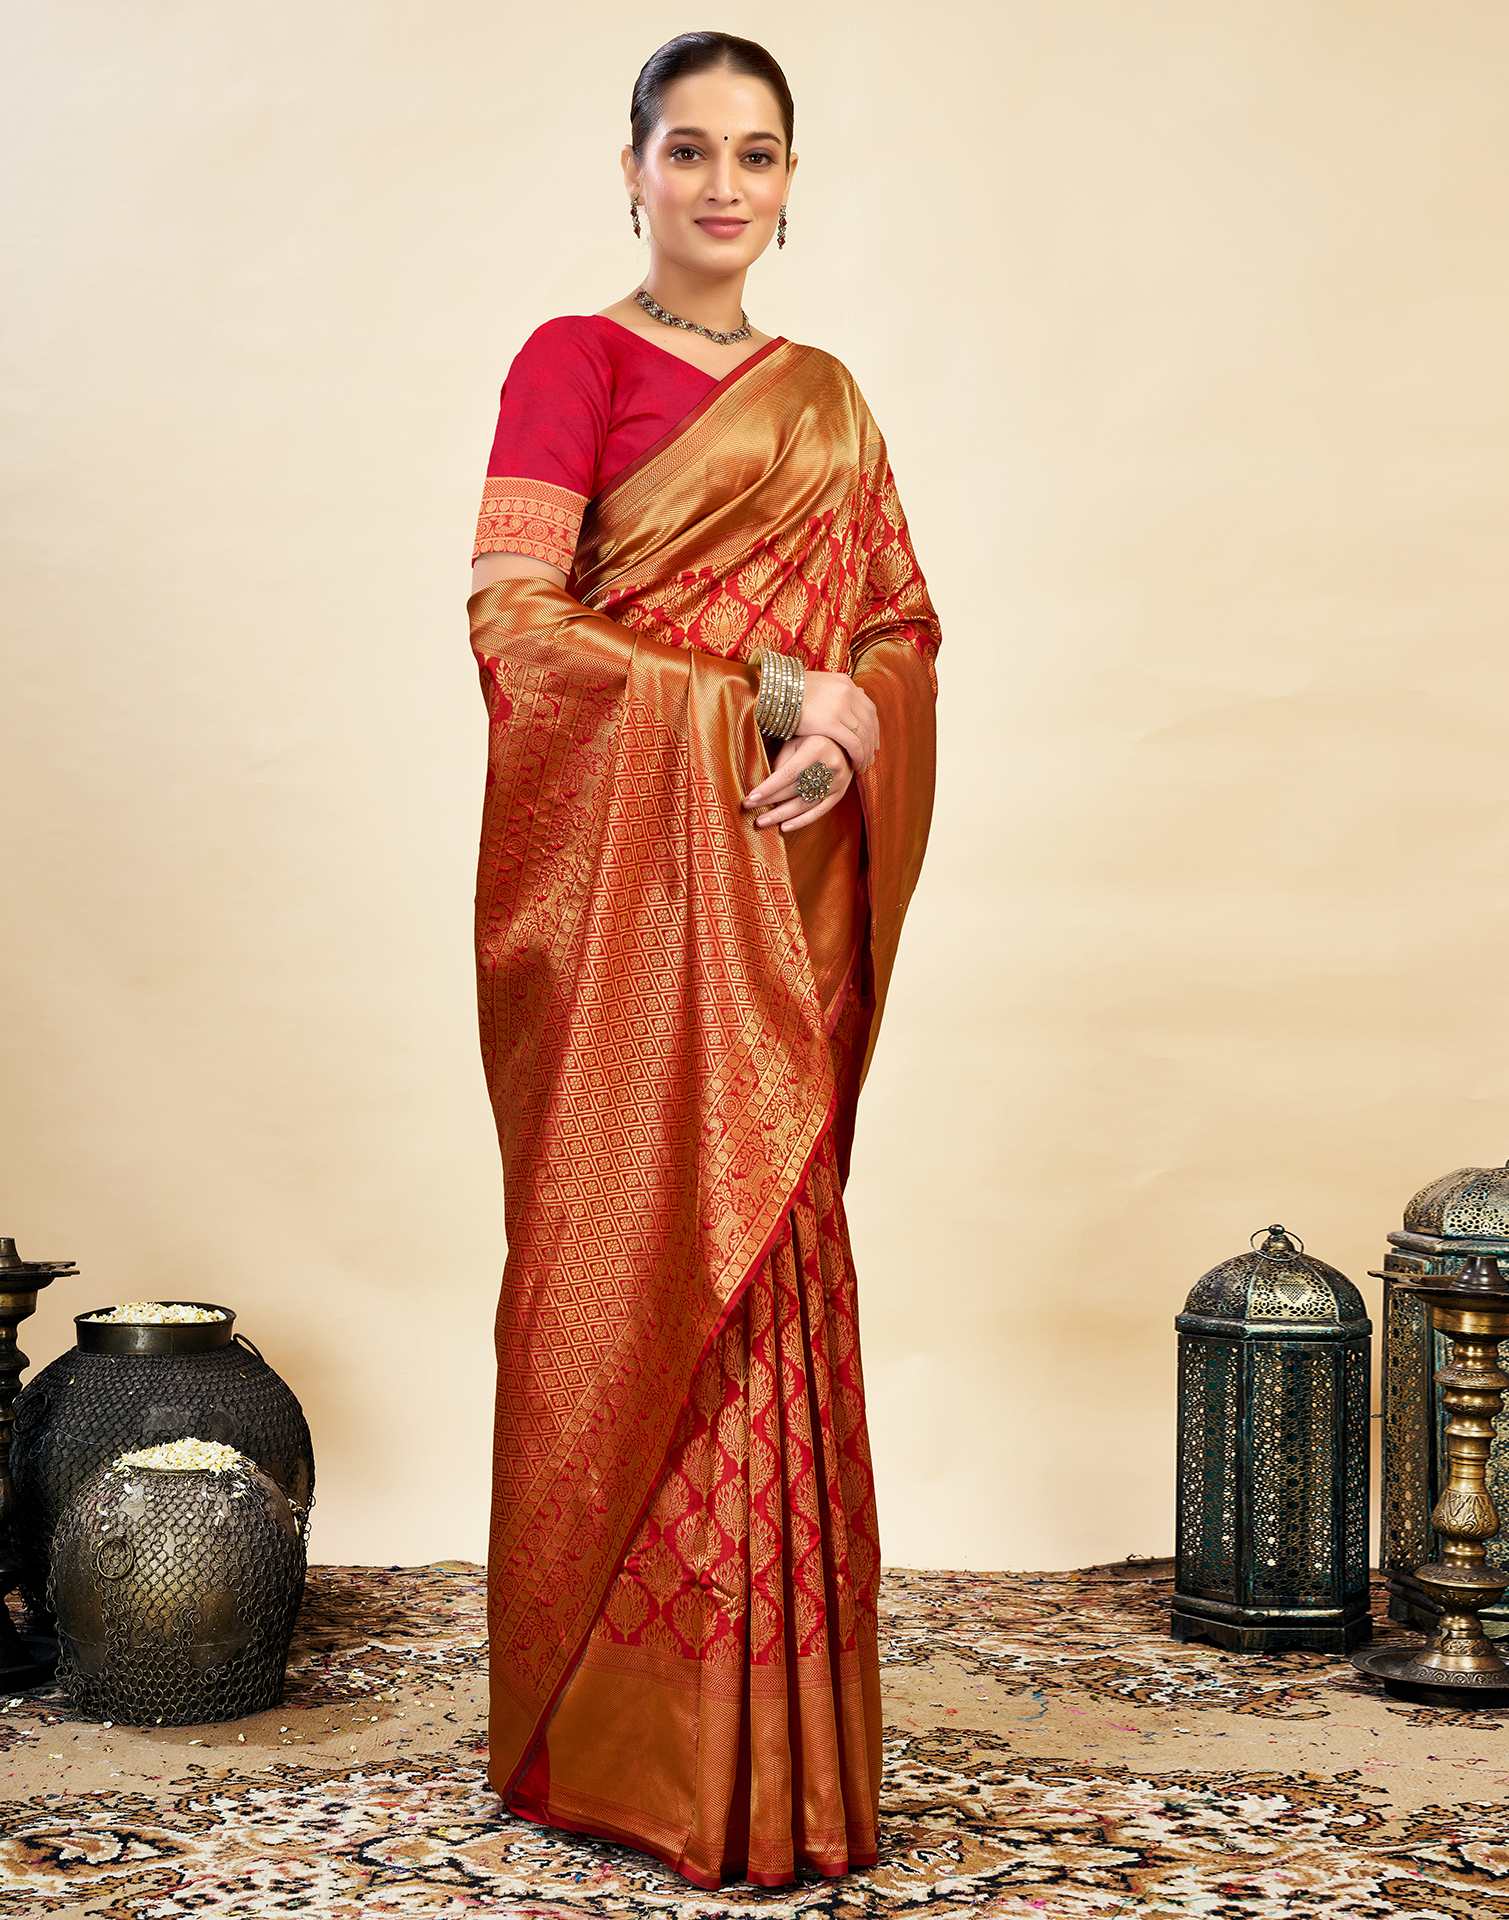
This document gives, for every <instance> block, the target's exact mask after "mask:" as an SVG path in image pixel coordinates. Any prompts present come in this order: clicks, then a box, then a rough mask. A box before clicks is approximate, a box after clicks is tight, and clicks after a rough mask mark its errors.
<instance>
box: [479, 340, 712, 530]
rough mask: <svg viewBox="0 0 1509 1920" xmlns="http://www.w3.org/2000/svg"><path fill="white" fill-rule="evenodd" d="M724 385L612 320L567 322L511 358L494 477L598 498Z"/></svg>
mask: <svg viewBox="0 0 1509 1920" xmlns="http://www.w3.org/2000/svg"><path fill="white" fill-rule="evenodd" d="M716 385H717V376H716V375H714V374H711V373H706V372H704V371H703V369H702V368H701V367H694V366H692V365H691V364H690V362H688V361H686V360H683V359H682V358H681V357H680V356H679V355H678V354H675V353H672V352H671V351H670V350H669V348H666V347H657V346H656V345H655V343H654V342H653V341H651V340H646V339H644V338H643V337H642V336H641V335H639V334H637V333H631V332H630V330H629V329H628V328H627V327H625V326H621V325H620V324H619V323H618V321H616V320H610V319H609V318H608V317H607V315H606V314H601V313H563V314H559V315H557V317H556V318H555V319H553V320H546V321H543V322H542V323H541V324H540V325H539V326H538V327H536V328H535V330H534V332H533V333H532V334H530V336H529V338H528V339H527V340H526V341H525V342H524V344H523V346H521V347H520V348H519V350H518V352H517V353H516V354H515V355H514V357H513V362H512V364H511V366H510V367H509V369H508V375H507V378H506V379H505V380H504V382H503V387H502V391H501V392H500V393H499V395H498V422H497V427H496V429H495V431H494V434H493V444H492V452H491V453H490V454H489V455H488V461H487V471H488V473H489V474H490V475H498V474H505V475H511V476H514V477H517V478H523V479H530V480H543V481H547V482H549V483H550V484H552V485H554V486H558V487H569V488H570V489H571V490H572V491H573V492H575V493H581V494H585V495H586V497H587V498H588V499H589V500H590V499H591V498H592V497H593V496H594V495H595V494H597V493H599V492H601V490H602V489H603V488H604V487H605V486H607V485H608V483H609V481H611V480H612V479H613V478H614V476H615V475H616V474H618V473H619V472H621V471H622V470H623V468H625V467H626V466H628V464H629V462H630V461H631V460H637V459H638V457H639V455H640V454H641V453H643V452H644V451H645V449H646V448H647V447H649V446H652V445H653V444H654V442H655V441H656V440H658V439H659V438H660V437H661V435H662V434H664V433H665V432H667V431H668V429H670V428H671V427H673V426H675V424H676V422H677V421H678V420H680V419H681V418H682V417H683V416H684V415H685V414H687V413H689V412H690V411H691V409H692V408H693V407H694V406H696V404H697V402H698V401H699V400H700V399H701V398H702V396H703V395H704V394H705V393H706V392H707V390H708V388H709V387H713V386H716Z"/></svg>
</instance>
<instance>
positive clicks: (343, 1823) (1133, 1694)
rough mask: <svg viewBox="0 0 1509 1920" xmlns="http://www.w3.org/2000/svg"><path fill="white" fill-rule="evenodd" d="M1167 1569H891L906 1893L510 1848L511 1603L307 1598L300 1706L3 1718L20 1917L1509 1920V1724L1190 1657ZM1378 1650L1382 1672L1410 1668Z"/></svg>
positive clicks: (296, 1684)
mask: <svg viewBox="0 0 1509 1920" xmlns="http://www.w3.org/2000/svg"><path fill="white" fill-rule="evenodd" d="M1169 1585H1170V1580H1169V1566H1168V1563H1167V1562H1166V1561H1132V1562H1128V1563H1125V1564H1119V1565H1114V1566H1109V1567H1093V1568H1086V1569H1083V1570H1081V1571H1078V1572H1073V1573H1046V1574H1045V1573H992V1574H975V1573H964V1572H951V1571H942V1572H940V1571H914V1570H912V1569H909V1568H903V1567H887V1568H886V1570H885V1574H884V1580H883V1584H882V1590H881V1627H882V1634H883V1642H882V1656H883V1659H884V1662H885V1686H886V1723H887V1731H886V1759H885V1769H886V1770H885V1785H884V1792H883V1797H882V1803H881V1813H882V1820H883V1827H882V1835H881V1860H880V1864H879V1866H877V1867H872V1868H869V1869H868V1870H865V1871H861V1872H856V1873H853V1874H851V1875H849V1876H848V1877H846V1878H845V1879H842V1880H834V1881H825V1880H822V1879H819V1878H817V1877H815V1876H814V1877H812V1878H810V1879H804V1880H803V1881H802V1882H801V1883H799V1884H798V1885H795V1886H792V1887H786V1888H778V1889H759V1888H751V1887H748V1886H734V1887H729V1888H725V1889H724V1890H723V1891H722V1892H721V1893H703V1892H700V1891H699V1890H698V1889H696V1888H693V1887H689V1886H688V1885H687V1884H686V1882H685V1881H683V1880H680V1879H679V1878H678V1877H677V1876H675V1875H674V1874H671V1873H669V1872H667V1871H665V1870H664V1869H662V1868H661V1867H659V1866H658V1865H657V1864H656V1863H655V1862H654V1861H652V1860H649V1859H648V1858H646V1857H645V1856H644V1855H642V1854H639V1853H637V1852H635V1851H633V1850H632V1849H630V1848H626V1847H620V1846H615V1845H612V1844H610V1843H608V1842H605V1841H597V1840H588V1839H578V1838H575V1837H572V1836H570V1835H566V1834H560V1833H556V1832H553V1831H551V1830H548V1829H544V1828H541V1827H538V1826H536V1825H534V1824H533V1823H531V1822H528V1821H524V1820H516V1819H513V1818H512V1817H510V1816H507V1815H504V1814H502V1812H501V1810H500V1807H499V1802H498V1800H497V1796H496V1795H495V1794H494V1793H492V1791H491V1790H490V1789H489V1788H488V1786H487V1784H486V1782H485V1780H484V1778H483V1771H482V1769H483V1731H484V1727H485V1681H486V1675H485V1666H484V1655H485V1642H484V1628H483V1622H484V1616H483V1610H482V1602H483V1595H482V1569H481V1567H479V1566H478V1565H476V1564H475V1563H474V1562H468V1561H441V1562H439V1563H437V1564H436V1565H434V1566H428V1567H406V1568H396V1567H395V1568H381V1567H331V1566H315V1567H311V1568H310V1572H309V1586H308V1590H307V1593H306V1598H305V1605H304V1611H303V1614H302V1616H301V1619H300V1623H299V1628H298V1632H297V1635H296V1638H295V1642H294V1649H293V1655H292V1658H291V1662H290V1669H289V1679H288V1690H287V1695H286V1698H285V1700H284V1702H283V1704H282V1705H281V1706H280V1707H278V1708H276V1709H275V1710H273V1711H272V1712H270V1713H265V1714H259V1715H256V1716H253V1717H251V1718H249V1719H246V1720H242V1721H238V1722H234V1723H231V1724H227V1725H219V1726H206V1727H201V1728H195V1727H174V1728H166V1727H164V1728H136V1727H120V1726H117V1727H111V1728H107V1727H103V1726H100V1725H98V1724H95V1723H93V1722H90V1721H86V1720H83V1719H80V1718H79V1717H77V1716H76V1715H74V1714H73V1713H72V1712H71V1711H70V1710H69V1709H68V1708H67V1706H66V1703H64V1702H63V1700H62V1699H61V1697H60V1696H59V1695H58V1694H57V1692H56V1691H55V1690H53V1689H50V1688H49V1689H45V1690H42V1691H39V1692H36V1693H32V1694H27V1695H23V1696H21V1697H20V1698H16V1697H14V1696H10V1697H8V1698H6V1699H4V1700H0V1915H5V1916H12V1915H14V1916H17V1917H18V1920H19V1917H20V1916H25V1917H26V1920H41V1917H42V1916H50V1915H58V1914H67V1915H79V1916H84V1915H88V1916H99V1917H104V1916H108V1920H178V1917H179V1916H183V1915H208V1916H219V1915H227V1916H229V1915H235V1916H238V1920H240V1917H244V1920H252V1916H255V1920H284V1916H291V1915H295V1914H297V1915H313V1916H317V1917H318V1920H356V1917H357V1916H358V1915H360V1916H362V1920H384V1916H416V1917H417V1916H423V1917H424V1920H451V1916H455V1917H456V1920H460V1916H463V1915H475V1914H485V1915H488V1916H496V1915H507V1916H510V1917H512V1916H516V1915H517V1916H528V1917H529V1920H577V1917H578V1916H581V1915H583V1914H592V1915H599V1914H601V1915H635V1916H642V1915H661V1914H666V1913H674V1914H677V1915H682V1914H685V1915H693V1916H698V1920H702V1917H704V1916H707V1917H711V1916H714V1915H723V1914H740V1915H756V1914H772V1915H774V1914H804V1915H805V1914H833V1915H843V1916H860V1915H863V1916H871V1915H883V1916H891V1915H922V1914H925V1915H927V1916H928V1917H929V1920H933V1917H935V1916H950V1915H977V1914H991V1915H996V1914H1001V1915H1022V1916H1032V1917H1033V1920H1102V1916H1121V1915H1138V1916H1141V1915H1181V1916H1191V1920H1193V1917H1194V1916H1200V1917H1201V1920H1210V1917H1212V1916H1213V1917H1215V1920H1226V1916H1236V1915H1247V1916H1255V1917H1256V1920H1268V1917H1269V1916H1280V1915H1282V1916H1283V1917H1284V1920H1303V1917H1304V1916H1312V1915H1313V1916H1325V1920H1373V1916H1378V1915H1388V1916H1391V1917H1392V1916H1403V1917H1404V1920H1438V1917H1440V1920H1493V1916H1495V1915H1503V1916H1505V1920H1509V1716H1506V1717H1505V1718H1503V1719H1501V1718H1500V1717H1498V1716H1496V1715H1492V1714H1487V1713H1477V1714H1466V1715H1459V1714H1454V1713H1449V1712H1445V1711H1441V1710H1439V1709H1429V1708H1415V1707H1410V1706H1408V1705H1406V1704H1404V1703H1402V1702H1399V1701H1393V1700H1390V1699H1388V1698H1387V1696H1385V1695H1383V1694H1382V1693H1381V1692H1378V1691H1376V1690H1374V1689H1373V1688H1372V1687H1371V1686H1370V1685H1369V1684H1368V1683H1366V1682H1365V1681H1363V1680H1361V1679H1360V1678H1359V1677H1358V1676H1357V1675H1355V1674H1354V1673H1353V1671H1352V1669H1351V1667H1350V1666H1349V1665H1348V1664H1347V1663H1346V1661H1345V1660H1342V1659H1338V1658H1334V1657H1331V1656H1328V1655H1322V1654H1306V1653H1292V1654H1284V1655H1277V1656H1267V1657H1254V1656H1237V1655H1233V1654H1226V1653H1223V1652H1221V1651H1219V1650H1217V1649H1215V1648H1213V1647H1207V1646H1204V1645H1202V1644H1199V1643H1193V1644H1187V1643H1182V1642H1179V1641H1175V1640H1173V1639H1171V1638H1170V1637H1169V1635H1168V1633H1167V1630H1166V1625H1165V1622H1166V1618H1167V1603H1168V1593H1169ZM1383 1614H1384V1604H1383V1596H1382V1591H1381V1588H1375V1593H1374V1616H1375V1619H1376V1620H1377V1621H1378V1622H1379V1629H1378V1637H1379V1639H1380V1640H1389V1639H1394V1640H1397V1639H1400V1638H1403V1637H1405V1636H1404V1635H1403V1632H1402V1630H1401V1629H1399V1628H1397V1627H1395V1626H1393V1625H1392V1624H1390V1623H1388V1622H1387V1621H1386V1620H1384V1618H1383Z"/></svg>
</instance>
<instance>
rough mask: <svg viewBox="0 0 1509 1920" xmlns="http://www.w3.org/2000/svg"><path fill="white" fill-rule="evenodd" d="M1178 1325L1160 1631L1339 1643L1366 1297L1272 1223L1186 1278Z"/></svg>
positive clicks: (1364, 1421) (1364, 1525)
mask: <svg viewBox="0 0 1509 1920" xmlns="http://www.w3.org/2000/svg"><path fill="white" fill-rule="evenodd" d="M1261 1231H1263V1230H1262V1229H1261V1228H1260V1229H1259V1232H1261ZM1253 1238H1256V1235H1254V1236H1253ZM1174 1325H1175V1327H1176V1328H1177V1329H1178V1332H1179V1425H1178V1459H1179V1480H1178V1509H1177V1521H1176V1543H1175V1573H1174V1595H1173V1603H1172V1608H1171V1616H1170V1623H1169V1624H1170V1630H1171V1631H1172V1633H1173V1634H1174V1635H1175V1637H1176V1638H1178V1639H1181V1640H1188V1639H1193V1638H1196V1637H1201V1638H1204V1639H1207V1640H1213V1641H1215V1642H1216V1643H1217V1644H1218V1645H1220V1646H1223V1647H1233V1648H1237V1649H1239V1650H1240V1651H1242V1652H1260V1651H1276V1650H1279V1649H1282V1648H1288V1647H1314V1648H1319V1649H1322V1650H1325V1651H1328V1652H1342V1651H1344V1650H1345V1649H1347V1648H1348V1647H1351V1646H1353V1645H1354V1644H1355V1643H1356V1642H1357V1641H1359V1640H1364V1639H1367V1638H1368V1637H1369V1636H1370V1634H1371V1633H1372V1620H1371V1617H1370V1615H1369V1612H1368V1413H1369V1379H1370V1368H1371V1334H1372V1331H1373V1327H1372V1322H1371V1321H1370V1320H1369V1319H1368V1317H1367V1308H1366V1305H1365V1303H1364V1301H1363V1298H1362V1295H1361V1294H1360V1293H1359V1292H1358V1291H1357V1289H1356V1287H1354V1286H1353V1284H1352V1282H1351V1281H1350V1280H1348V1279H1347V1277H1346V1275H1345V1274H1343V1273H1338V1272H1337V1270H1336V1268H1335V1267H1330V1266H1327V1265H1326V1263H1325V1262H1324V1261H1323V1260H1317V1259H1316V1258H1315V1257H1314V1255H1311V1254H1306V1253H1305V1252H1304V1250H1303V1246H1302V1244H1301V1245H1296V1244H1295V1242H1294V1240H1293V1239H1292V1238H1291V1237H1290V1236H1289V1234H1288V1233H1286V1232H1285V1230H1284V1229H1283V1228H1282V1227H1281V1226H1272V1227H1269V1228H1268V1229H1267V1237H1266V1239H1265V1240H1264V1241H1263V1244H1262V1246H1261V1247H1259V1248H1257V1249H1256V1250H1255V1251H1253V1252H1248V1253H1243V1254H1238V1255H1237V1256H1236V1257H1235V1258H1234V1259H1231V1260H1225V1261H1223V1262H1222V1263H1221V1265H1220V1266H1217V1267H1212V1268H1211V1270H1210V1272H1209V1273H1207V1274H1205V1275H1204V1276H1203V1277H1202V1278H1201V1279H1200V1280H1198V1281H1197V1282H1196V1283H1195V1286H1194V1288H1193V1289H1192V1290H1191V1292H1190V1295H1189V1298H1188V1300H1187V1301H1186V1302H1185V1304H1184V1311H1183V1312H1182V1313H1181V1314H1179V1315H1178V1316H1177V1317H1176V1318H1175V1321H1174Z"/></svg>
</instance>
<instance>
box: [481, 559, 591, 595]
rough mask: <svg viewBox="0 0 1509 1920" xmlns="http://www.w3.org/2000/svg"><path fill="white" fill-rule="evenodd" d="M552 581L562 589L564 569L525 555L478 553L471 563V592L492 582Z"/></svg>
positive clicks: (564, 580) (564, 578)
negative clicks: (519, 580)
mask: <svg viewBox="0 0 1509 1920" xmlns="http://www.w3.org/2000/svg"><path fill="white" fill-rule="evenodd" d="M518 579H534V580H553V581H554V582H555V584H556V585H557V586H558V587H564V586H565V584H566V580H567V575H566V572H565V569H564V568H562V567H553V566H551V564H550V562H549V561H548V560H535V559H533V558H531V556H530V555H529V554H527V553H479V554H478V555H477V557H476V559H475V560H474V561H473V562H472V592H473V593H475V592H476V591H477V589H478V588H479V587H489V586H491V585H492V583H493V581H494V580H518Z"/></svg>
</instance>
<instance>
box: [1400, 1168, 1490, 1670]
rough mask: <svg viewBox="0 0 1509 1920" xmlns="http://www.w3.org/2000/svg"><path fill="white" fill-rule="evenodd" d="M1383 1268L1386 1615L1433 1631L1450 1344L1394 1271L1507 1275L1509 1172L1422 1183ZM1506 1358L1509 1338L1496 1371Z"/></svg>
mask: <svg viewBox="0 0 1509 1920" xmlns="http://www.w3.org/2000/svg"><path fill="white" fill-rule="evenodd" d="M1388 1238H1389V1244H1390V1246H1391V1248H1392V1249H1393V1251H1392V1252H1390V1253H1389V1254H1387V1255H1385V1257H1384V1262H1383V1268H1382V1272H1383V1497H1382V1502H1381V1506H1382V1520H1383V1529H1382V1531H1383V1538H1382V1543H1381V1545H1380V1548H1379V1554H1378V1558H1379V1563H1380V1565H1381V1566H1382V1568H1383V1571H1384V1573H1385V1574H1386V1575H1387V1577H1388V1583H1389V1609H1388V1610H1389V1614H1390V1616H1391V1617H1392V1618H1393V1619H1395V1620H1405V1621H1408V1622H1409V1623H1410V1624H1411V1625H1413V1626H1417V1627H1424V1628H1426V1629H1429V1627H1430V1626H1431V1624H1432V1622H1433V1621H1434V1619H1435V1608H1434V1606H1433V1604H1432V1603H1431V1600H1430V1598H1429V1596H1428V1594H1427V1593H1426V1591H1425V1589H1424V1588H1423V1587H1421V1586H1420V1585H1419V1583H1418V1582H1417V1581H1416V1580H1415V1579H1414V1569H1415V1568H1416V1567H1418V1566H1421V1565H1422V1564H1423V1563H1424V1562H1425V1561H1427V1560H1434V1559H1435V1558H1436V1557H1437V1554H1438V1552H1439V1549H1440V1544H1441V1543H1440V1540H1439V1538H1438V1536H1437V1534H1436V1530H1435V1528H1434V1527H1433V1526H1432V1525H1431V1518H1430V1516H1431V1510H1432V1509H1433V1508H1434V1506H1435V1504H1436V1501H1437V1500H1438V1499H1439V1498H1440V1494H1441V1466H1442V1463H1443V1461H1444V1458H1445V1427H1446V1410H1445V1405H1444V1402H1443V1400H1442V1397H1441V1395H1440V1393H1439V1392H1438V1391H1437V1386H1436V1382H1437V1380H1438V1378H1439V1374H1440V1370H1441V1369H1442V1368H1443V1367H1445V1366H1446V1365H1447V1364H1448V1354H1449V1342H1448V1341H1447V1339H1446V1336H1445V1335H1444V1334H1441V1333H1436V1332H1435V1331H1434V1330H1433V1328H1432V1326H1431V1324H1430V1309H1429V1308H1428V1307H1425V1306H1424V1305H1422V1304H1421V1302H1420V1300H1419V1299H1418V1298H1417V1297H1416V1296H1414V1295H1412V1294H1409V1293H1406V1292H1404V1291H1403V1290H1402V1289H1397V1288H1396V1287H1395V1285H1394V1282H1393V1279H1392V1277H1391V1276H1393V1275H1395V1274H1399V1275H1404V1274H1421V1273H1456V1272H1458V1271H1459V1270H1460V1269H1461V1268H1462V1267H1464V1266H1465V1265H1466V1264H1467V1262H1468V1261H1469V1260H1471V1259H1472V1258H1473V1256H1474V1255H1475V1254H1491V1255H1492V1256H1493V1257H1494V1258H1495V1259H1497V1260H1498V1261H1500V1262H1501V1263H1502V1264H1503V1265H1504V1266H1505V1268H1506V1270H1509V1166H1504V1167H1458V1168H1457V1169H1456V1171H1455V1172H1454V1173H1448V1174H1444V1175H1443V1176H1442V1177H1441V1178H1440V1179H1439V1180H1433V1181H1432V1182H1431V1183H1430V1185H1429V1186H1427V1187H1422V1188H1421V1189H1420V1191H1419V1192H1418V1193H1417V1194H1416V1195H1415V1197H1414V1198H1413V1199H1412V1200H1411V1201H1410V1203H1409V1205H1408V1206H1407V1207H1406V1208H1405V1209H1404V1226H1403V1228H1402V1230H1399V1231H1396V1232H1393V1233H1391V1234H1390V1235H1389V1236H1388ZM1506 1361H1509V1341H1505V1342H1503V1344H1502V1345H1501V1346H1500V1348H1499V1365H1500V1366H1504V1365H1505V1363H1506ZM1506 1428H1509V1418H1506V1419H1501V1420H1499V1421H1498V1422H1497V1423H1496V1426H1495V1429H1494V1435H1493V1439H1492V1443H1491V1445H1490V1449H1489V1456H1488V1483H1489V1487H1490V1489H1491V1490H1492V1493H1493V1499H1494V1504H1495V1505H1496V1507H1497V1508H1498V1511H1499V1513H1500V1514H1501V1515H1504V1516H1509V1432H1506ZM1487 1559H1488V1564H1489V1565H1490V1566H1491V1567H1499V1568H1502V1567H1505V1566H1509V1539H1506V1537H1505V1534H1504V1532H1503V1530H1502V1529H1501V1530H1500V1532H1499V1533H1498V1535H1497V1536H1496V1537H1495V1538H1494V1539H1492V1540H1490V1541H1488V1542H1487ZM1479 1618H1480V1619H1481V1620H1482V1623H1483V1626H1484V1628H1485V1630H1486V1631H1487V1632H1488V1633H1489V1634H1491V1635H1493V1636H1494V1637H1495V1638H1498V1637H1499V1636H1501V1635H1504V1634H1509V1596H1506V1597H1505V1598H1504V1599H1503V1600H1500V1601H1498V1602H1497V1603H1496V1604H1495V1605H1493V1606H1491V1607H1484V1608H1483V1609H1482V1611H1481V1613H1480V1615H1479Z"/></svg>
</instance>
